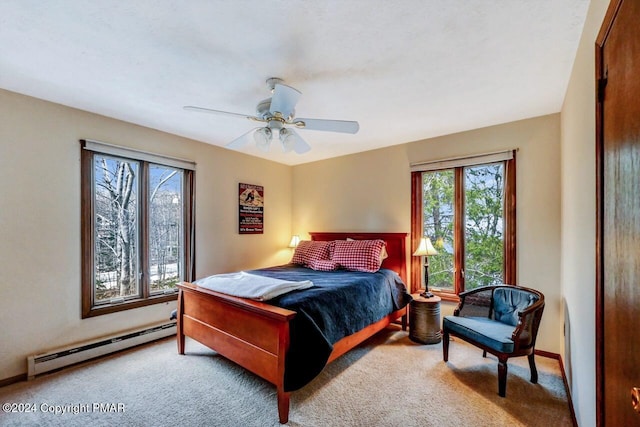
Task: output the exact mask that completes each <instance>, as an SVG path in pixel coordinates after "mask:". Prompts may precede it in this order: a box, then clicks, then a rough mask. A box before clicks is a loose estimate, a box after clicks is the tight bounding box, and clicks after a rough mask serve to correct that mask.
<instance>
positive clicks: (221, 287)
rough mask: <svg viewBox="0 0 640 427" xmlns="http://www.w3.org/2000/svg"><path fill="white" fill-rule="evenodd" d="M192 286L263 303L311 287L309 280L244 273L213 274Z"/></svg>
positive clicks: (311, 283)
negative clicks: (282, 278)
mask: <svg viewBox="0 0 640 427" xmlns="http://www.w3.org/2000/svg"><path fill="white" fill-rule="evenodd" d="M193 283H194V284H196V285H198V286H200V287H203V288H206V289H211V290H212V291H216V292H222V293H224V294H228V295H233V296H237V297H243V298H251V299H255V300H258V301H265V300H269V299H272V298H275V297H277V296H278V295H282V294H285V293H287V292H291V291H294V290H297V289H307V288H310V287H312V286H313V282H312V281H310V280H303V281H301V282H290V281H287V280H281V279H274V278H272V277H264V276H259V275H257V274H250V273H247V272H245V271H239V272H237V273H226V274H215V275H213V276H209V277H205V278H202V279H198V280H196V281H195V282H193Z"/></svg>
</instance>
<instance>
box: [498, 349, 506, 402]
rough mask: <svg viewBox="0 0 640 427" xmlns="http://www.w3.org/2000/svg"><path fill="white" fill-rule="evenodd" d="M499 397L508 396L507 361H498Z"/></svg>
mask: <svg viewBox="0 0 640 427" xmlns="http://www.w3.org/2000/svg"><path fill="white" fill-rule="evenodd" d="M498 395H500V397H505V396H506V395H507V359H502V358H500V359H499V360H498Z"/></svg>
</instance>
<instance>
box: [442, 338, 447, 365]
mask: <svg viewBox="0 0 640 427" xmlns="http://www.w3.org/2000/svg"><path fill="white" fill-rule="evenodd" d="M442 359H443V360H444V361H445V362H446V361H448V360H449V332H448V331H446V330H443V331H442Z"/></svg>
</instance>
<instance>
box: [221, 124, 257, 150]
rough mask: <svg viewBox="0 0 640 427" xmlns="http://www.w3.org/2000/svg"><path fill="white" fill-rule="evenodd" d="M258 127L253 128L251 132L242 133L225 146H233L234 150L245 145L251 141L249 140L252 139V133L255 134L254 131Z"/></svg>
mask: <svg viewBox="0 0 640 427" xmlns="http://www.w3.org/2000/svg"><path fill="white" fill-rule="evenodd" d="M256 129H259V128H253V129H251V130H250V131H249V132H247V133H244V134H242V135H241V136H239V137H237V138H236V139H234V140H233V141H231V142H230V143H228V144H227V145H225V147H227V148H231V149H232V150H237V149H238V148H242V147H244V146H245V144H246V143H247V142H249V140H250V139H251V134H253V132H255V130H256Z"/></svg>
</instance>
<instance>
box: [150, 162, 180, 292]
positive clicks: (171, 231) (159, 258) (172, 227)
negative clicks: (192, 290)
mask: <svg viewBox="0 0 640 427" xmlns="http://www.w3.org/2000/svg"><path fill="white" fill-rule="evenodd" d="M182 182H183V172H182V171H181V170H179V169H174V168H170V167H166V166H159V165H150V166H149V274H150V282H151V293H158V292H164V291H166V290H173V289H175V286H176V283H178V282H179V281H181V280H183V277H184V274H183V270H184V266H183V253H184V247H183V241H184V239H183V233H184V230H183V223H184V221H183V212H182V206H183V200H182V185H183V184H182Z"/></svg>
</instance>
